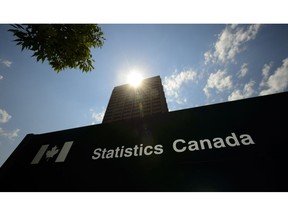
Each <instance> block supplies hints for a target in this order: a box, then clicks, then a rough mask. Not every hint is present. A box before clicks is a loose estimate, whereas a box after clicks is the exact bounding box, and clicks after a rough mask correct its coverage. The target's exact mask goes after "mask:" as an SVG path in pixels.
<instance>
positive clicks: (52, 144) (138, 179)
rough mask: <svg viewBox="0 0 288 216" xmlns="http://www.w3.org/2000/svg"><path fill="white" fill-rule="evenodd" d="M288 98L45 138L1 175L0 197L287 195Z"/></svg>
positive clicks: (32, 138)
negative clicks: (142, 193)
mask: <svg viewBox="0 0 288 216" xmlns="http://www.w3.org/2000/svg"><path fill="white" fill-rule="evenodd" d="M287 99H288V93H287V92H286V93H279V94H274V95H268V96H262V97H255V98H249V99H244V100H239V101H233V102H226V103H220V104H215V105H209V106H202V107H197V108H191V109H186V110H180V111H174V112H169V113H165V114H157V115H151V116H146V117H144V118H137V119H131V120H123V121H118V122H113V123H104V124H98V125H92V126H86V127H81V128H74V129H69V130H63V131H56V132H51V133H45V134H37V135H36V134H28V135H27V136H26V137H25V138H24V140H23V141H22V142H21V143H20V145H19V146H18V147H17V148H16V150H15V151H14V152H13V153H12V155H11V156H10V157H9V159H8V160H7V161H6V162H5V163H4V164H3V166H2V167H1V169H0V182H1V184H0V190H1V191H121V192H122V191H123V192H126V191H136V192H138V191H148V192H149V191H245V192H246V191H288V185H287V182H288V181H287V180H288V177H286V176H287V175H286V172H285V171H286V168H287V165H288V158H287V156H286V154H287V151H288V143H287V137H286V133H287V120H288V119H287V110H288V106H287V103H286V101H287Z"/></svg>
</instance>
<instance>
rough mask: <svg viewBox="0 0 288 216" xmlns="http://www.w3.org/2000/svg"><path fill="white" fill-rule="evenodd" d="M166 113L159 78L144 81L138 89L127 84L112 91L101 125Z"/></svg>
mask: <svg viewBox="0 0 288 216" xmlns="http://www.w3.org/2000/svg"><path fill="white" fill-rule="evenodd" d="M165 112H168V107H167V103H166V99H165V94H164V91H163V86H162V83H161V78H160V76H155V77H151V78H147V79H144V80H143V81H142V84H141V85H140V86H138V87H133V86H131V85H129V84H125V85H121V86H117V87H115V88H114V89H113V91H112V95H111V97H110V100H109V103H108V106H107V109H106V112H105V115H104V118H103V123H107V122H114V121H119V120H123V119H131V118H139V117H144V116H147V115H151V114H156V113H165Z"/></svg>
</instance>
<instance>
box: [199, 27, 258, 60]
mask: <svg viewBox="0 0 288 216" xmlns="http://www.w3.org/2000/svg"><path fill="white" fill-rule="evenodd" d="M259 29H260V25H258V24H257V25H249V26H238V25H232V26H231V25H228V26H226V28H225V29H224V30H223V31H222V32H221V33H220V34H219V37H218V40H217V42H216V43H215V46H214V52H213V51H207V52H206V53H204V58H205V64H207V63H208V62H209V61H212V62H213V63H215V62H221V63H226V62H229V61H231V62H235V57H236V55H237V54H238V53H240V52H241V51H242V50H243V49H244V48H243V45H244V44H245V43H246V42H248V41H250V40H253V39H255V38H256V35H257V33H258V31H259Z"/></svg>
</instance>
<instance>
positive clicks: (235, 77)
mask: <svg viewBox="0 0 288 216" xmlns="http://www.w3.org/2000/svg"><path fill="white" fill-rule="evenodd" d="M100 26H101V28H102V30H103V32H104V35H105V38H106V41H105V43H104V46H103V48H102V49H93V50H92V54H93V57H94V59H95V63H94V67H95V69H94V70H93V71H92V72H90V73H87V74H86V73H82V72H81V71H79V70H65V71H62V72H60V73H59V74H57V73H56V72H54V71H53V70H52V69H51V67H50V66H49V65H48V63H46V62H44V63H43V64H42V63H40V62H39V63H37V62H36V59H35V58H34V57H31V55H32V53H31V52H30V51H26V50H24V51H22V52H21V48H20V47H19V46H16V43H15V42H13V41H12V40H13V39H14V38H13V37H12V34H11V33H10V32H8V31H7V30H8V28H9V25H4V24H1V25H0V35H1V37H0V165H2V164H3V162H4V161H5V160H6V159H7V157H8V156H9V155H10V154H11V152H12V151H13V150H14V149H15V148H16V146H17V145H18V144H19V143H20V142H21V140H22V139H23V138H24V137H25V135H26V134H28V133H35V134H39V133H46V132H51V131H57V130H63V129H69V128H75V127H81V126H86V125H91V124H98V123H101V121H102V117H103V114H104V111H105V109H106V107H107V104H108V100H109V98H110V95H111V93H112V90H113V88H114V87H115V86H117V85H121V84H125V83H126V80H127V74H129V72H131V71H133V70H137V71H140V72H141V73H142V75H143V76H144V78H146V77H151V76H156V75H160V76H161V79H162V84H163V86H164V91H165V95H166V100H167V102H168V108H169V110H170V111H173V110H179V109H184V108H191V107H197V106H203V105H208V104H215V103H220V102H226V101H232V100H238V99H243V98H249V97H255V96H259V95H266V94H273V93H277V92H284V91H287V90H288V40H287V38H288V25H283V24H282V25H272V24H268V25H259V24H257V25H235V24H233V25H219V24H161V25H156V24H149V25H144V24H126V25H124V24H114V25H112V24H103V25H100Z"/></svg>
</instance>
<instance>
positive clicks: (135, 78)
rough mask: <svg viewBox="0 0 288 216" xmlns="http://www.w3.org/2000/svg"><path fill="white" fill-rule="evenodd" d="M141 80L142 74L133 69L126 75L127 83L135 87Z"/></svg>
mask: <svg viewBox="0 0 288 216" xmlns="http://www.w3.org/2000/svg"><path fill="white" fill-rule="evenodd" d="M142 80H143V77H142V75H141V74H140V73H139V72H135V71H134V72H131V73H130V74H129V75H128V77H127V81H128V83H129V84H130V85H131V86H133V87H135V88H137V87H139V86H140V85H141V83H142Z"/></svg>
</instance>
